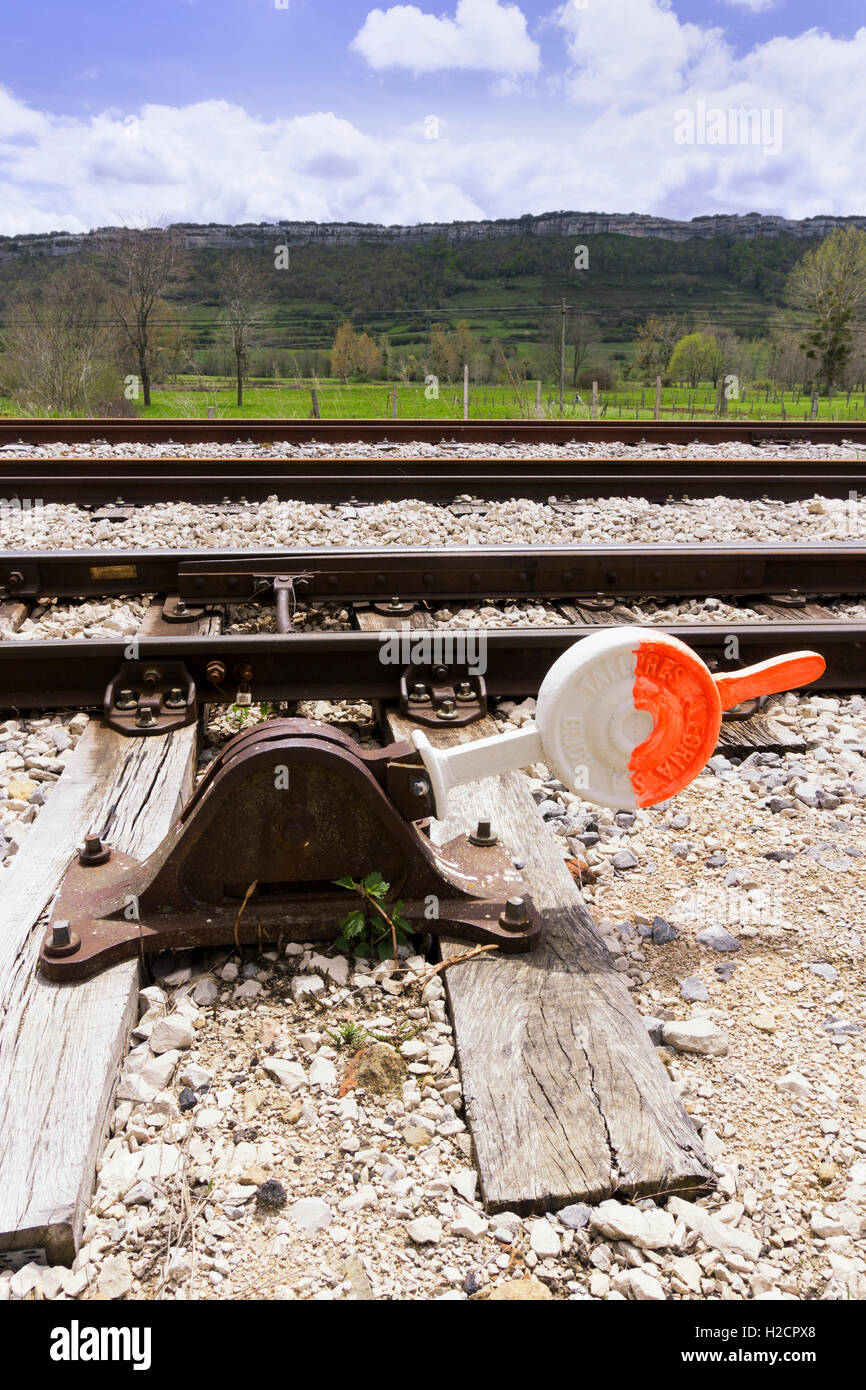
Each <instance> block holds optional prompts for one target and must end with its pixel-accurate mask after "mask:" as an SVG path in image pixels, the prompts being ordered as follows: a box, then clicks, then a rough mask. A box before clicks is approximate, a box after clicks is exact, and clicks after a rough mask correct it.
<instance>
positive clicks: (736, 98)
mask: <svg viewBox="0 0 866 1390" xmlns="http://www.w3.org/2000/svg"><path fill="white" fill-rule="evenodd" d="M596 8H600V7H599V6H597V7H596ZM604 9H605V12H606V14H607V19H606V21H605V25H606V41H605V33H603V32H602V29H601V28H598V27H596V26H595V25H586V24H584V23H583V21H584V20H585V18H586V16H587V15H589V14H590V13H591V12H590V11H589V10H587V11H578V10H574V9H573V7H572V9H571V14H570V16H566V14H565V10H564V9H563V10H561V11H560V12H559V22H560V24H561V26H562V32H563V34H564V38H565V44H566V51H567V56H568V61H569V63H570V65H571V66H570V68H569V71H568V74H567V77H566V88H567V93H568V96H569V99H564V97H563V95H562V91H560V93H559V95H558V96H557V97H556V98H555V99H553V100H551V99H550V98H548V97H543V96H541V95H539V94H536V97H535V98H534V100H533V103H532V105H530V104H528V103H527V102H526V101H525V100H522V99H521V98H520V97H519V96H518V97H517V98H515V97H509V96H508V95H507V92H506V93H503V95H502V97H501V99H500V100H497V101H495V102H492V101H490V99H489V98H487V99H486V101H485V102H484V103H483V104H481V103H479V106H478V108H477V110H476V111H475V112H473V114H472V115H471V116H466V117H461V115H460V114H459V112H458V111H453V112H451V113H450V114H449V115H448V118H447V119H445V117H444V115H443V118H442V120H441V122H439V123H438V125H437V126H436V134H437V135H438V138H432V137H431V138H425V136H426V134H427V124H426V123H425V119H424V117H423V116H420V115H419V116H418V118H417V119H414V120H413V122H412V123H411V124H407V125H406V126H405V127H403V128H400V127H394V128H393V129H392V130H391V131H390V132H388V133H386V134H385V135H376V136H373V135H370V134H367V133H366V131H365V130H363V129H360V128H359V126H358V125H357V124H355V123H353V122H351V121H348V120H345V119H343V118H342V117H341V116H340V115H339V114H338V113H334V112H328V111H319V112H313V113H309V114H306V115H298V116H294V117H290V118H279V119H274V120H262V119H260V118H258V117H256V116H254V115H252V114H250V113H249V112H248V111H246V110H244V109H243V108H242V107H240V106H237V105H233V104H231V103H228V102H223V101H207V102H198V103H195V104H191V105H188V106H183V107H173V106H156V105H151V106H146V107H143V108H142V109H141V110H139V111H138V112H137V113H135V114H129V115H127V114H124V113H123V112H117V111H115V112H103V113H101V114H99V115H97V116H93V117H92V118H89V119H78V118H67V117H56V116H53V115H51V114H49V113H44V112H39V111H35V110H33V109H32V108H29V107H27V106H26V105H25V104H24V103H23V102H20V101H18V100H17V99H16V98H15V97H14V96H13V95H12V94H11V93H10V92H8V91H4V90H3V89H0V232H2V233H5V234H6V235H10V234H14V233H21V232H37V231H51V230H59V229H68V230H70V231H83V230H86V229H87V228H89V227H94V226H99V225H105V224H107V223H117V222H122V221H127V220H140V218H141V217H142V216H146V217H147V218H149V219H152V220H160V221H169V220H170V221H188V222H209V221H214V222H245V221H249V222H259V221H277V220H280V219H291V220H295V219H297V220H311V221H313V220H314V221H345V220H357V221H369V222H384V223H395V222H400V223H414V222H426V221H448V220H452V219H467V220H472V219H476V218H482V217H510V216H518V215H520V214H521V213H523V212H536V213H538V212H545V211H548V210H551V209H557V208H573V209H577V210H581V209H583V210H596V211H608V212H628V211H632V210H634V211H639V212H648V213H655V214H658V215H664V216H670V217H684V218H688V217H692V216H695V215H697V214H700V213H713V212H749V211H752V210H754V209H757V210H759V211H764V212H775V213H781V214H784V215H786V216H790V217H807V216H811V215H814V214H816V213H820V212H827V213H837V214H839V213H853V212H861V213H862V212H864V211H866V209H864V204H863V180H862V168H863V156H862V151H863V149H864V147H866V109H864V107H863V103H862V100H861V96H860V92H861V87H862V78H861V74H862V73H863V72H866V28H864V29H861V30H860V32H859V33H858V34H856V35H855V36H854V37H853V38H850V39H836V38H833V37H831V36H830V35H828V34H824V33H821V32H819V31H817V30H810V31H808V32H807V33H804V34H801V35H799V36H797V37H794V38H776V39H772V40H770V41H769V42H767V43H763V44H759V45H757V46H755V47H754V48H753V49H751V51H749V52H748V53H746V54H745V55H744V56H742V57H739V56H737V55H736V54H735V53H734V51H733V49H732V48H730V47H729V46H728V45H727V44H726V43H725V41H724V38H723V37H722V36H720V35H719V33H718V31H717V30H714V29H709V30H707V29H700V28H699V27H698V26H695V25H690V24H681V23H680V22H679V20H678V19H677V17H676V15H675V14H674V13H673V12H672V11H671V9H670V6H669V5H666V4H663V3H659V0H605V6H604ZM617 15H619V17H620V18H619V20H617ZM612 16H613V18H612ZM615 21H616V22H615ZM612 32H613V33H615V34H616V35H617V43H616V44H615V45H611V44H610V42H609V40H610V34H611V33H612ZM647 45H648V46H649V49H650V52H651V53H652V54H653V55H655V57H654V60H653V61H651V62H648V61H647V60H646V56H645V53H646V47H647ZM608 47H609V48H610V50H611V52H610V53H608V52H607V48H608ZM666 50H667V51H668V52H669V53H670V54H671V55H672V61H671V62H670V64H669V66H668V67H667V68H666V67H665V64H664V63H663V62H662V61H661V55H662V54H663V52H664V51H666ZM617 65H618V66H617ZM657 68H658V69H660V70H659V71H657V70H656V69H657ZM618 74H619V77H618V76H617V75H618ZM636 92H637V93H639V96H636ZM587 93H588V95H587ZM700 102H703V103H705V107H707V108H713V107H719V108H722V110H726V109H728V108H737V109H741V108H745V109H748V108H753V107H755V108H759V109H762V110H766V111H769V112H770V113H771V114H772V113H773V112H775V111H776V110H779V111H781V113H782V124H781V135H782V140H781V149H780V151H779V153H776V154H773V155H767V154H765V153H764V150H763V148H762V147H761V146H760V145H751V144H745V145H737V144H732V145H728V144H721V145H710V144H706V143H705V144H697V143H696V144H694V145H680V144H677V143H676V141H675V140H674V131H675V128H676V120H675V117H676V113H677V111H682V110H689V111H695V112H696V111H697V110H698V103H700ZM418 109H419V112H423V110H424V107H423V106H419V108H418ZM434 109H435V108H434ZM378 119H379V120H380V122H381V113H379V114H378ZM428 119H429V118H428ZM436 119H437V121H438V117H437V118H436ZM828 151H829V153H828Z"/></svg>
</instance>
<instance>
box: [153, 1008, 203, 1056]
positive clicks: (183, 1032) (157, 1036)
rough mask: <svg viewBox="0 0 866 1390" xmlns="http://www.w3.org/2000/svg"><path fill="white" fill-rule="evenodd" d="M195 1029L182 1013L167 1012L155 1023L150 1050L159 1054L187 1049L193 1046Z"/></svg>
mask: <svg viewBox="0 0 866 1390" xmlns="http://www.w3.org/2000/svg"><path fill="white" fill-rule="evenodd" d="M194 1038H195V1030H194V1028H193V1026H192V1024H191V1023H190V1021H189V1019H188V1018H184V1017H183V1015H182V1014H167V1015H166V1017H165V1018H160V1019H159V1020H158V1021H157V1022H156V1023H155V1024H154V1025H153V1029H152V1031H151V1034H150V1050H151V1052H153V1053H155V1054H156V1055H157V1056H159V1055H160V1053H163V1052H171V1051H173V1050H175V1049H176V1050H178V1051H181V1052H182V1051H185V1050H186V1048H188V1047H191V1046H192V1043H193V1039H194Z"/></svg>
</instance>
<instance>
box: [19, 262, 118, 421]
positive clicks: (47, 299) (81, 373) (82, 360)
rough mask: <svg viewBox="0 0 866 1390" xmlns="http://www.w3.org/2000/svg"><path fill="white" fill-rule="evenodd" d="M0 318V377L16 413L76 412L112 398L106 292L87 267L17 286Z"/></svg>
mask: <svg viewBox="0 0 866 1390" xmlns="http://www.w3.org/2000/svg"><path fill="white" fill-rule="evenodd" d="M6 319H7V327H6V329H5V331H4V334H3V349H4V351H3V358H2V375H3V380H4V385H5V388H6V389H7V390H8V392H9V394H10V395H12V396H14V397H15V398H16V400H17V401H18V402H19V403H20V405H21V407H22V409H24V410H27V411H28V412H32V413H38V414H58V415H76V414H81V413H82V412H87V413H93V412H94V411H95V409H96V408H97V406H99V405H102V404H103V403H104V401H105V398H106V397H115V398H118V399H119V397H120V373H119V371H118V370H117V368H116V367H115V366H114V365H113V363H112V361H111V357H112V350H113V347H114V343H113V341H112V340H113V327H112V324H111V315H110V306H109V303H108V287H107V285H106V283H105V281H104V280H103V279H102V277H101V276H100V275H99V273H98V272H97V271H96V270H95V269H94V267H93V266H92V265H88V264H87V263H86V262H84V263H82V262H81V261H80V260H78V259H76V262H75V263H74V264H73V263H71V262H67V263H66V264H64V265H61V266H60V267H58V269H56V270H54V271H53V272H52V273H51V274H50V275H49V276H48V277H47V278H46V279H44V280H41V281H40V282H39V283H33V284H30V285H26V286H24V287H23V288H22V289H20V290H19V291H18V293H17V294H16V295H14V296H13V297H12V299H11V300H10V301H9V304H8V306H7V310H6Z"/></svg>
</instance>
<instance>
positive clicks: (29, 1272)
mask: <svg viewBox="0 0 866 1390" xmlns="http://www.w3.org/2000/svg"><path fill="white" fill-rule="evenodd" d="M44 1273H45V1265H40V1264H37V1263H36V1261H35V1260H31V1262H30V1263H29V1264H26V1265H22V1266H21V1268H20V1269H16V1271H15V1273H14V1274H13V1275H12V1279H11V1282H10V1285H9V1292H10V1294H11V1295H12V1297H13V1298H26V1297H27V1295H28V1294H29V1293H31V1292H32V1290H33V1289H35V1288H36V1286H37V1285H38V1284H39V1282H40V1280H41V1279H42V1276H43V1274H44Z"/></svg>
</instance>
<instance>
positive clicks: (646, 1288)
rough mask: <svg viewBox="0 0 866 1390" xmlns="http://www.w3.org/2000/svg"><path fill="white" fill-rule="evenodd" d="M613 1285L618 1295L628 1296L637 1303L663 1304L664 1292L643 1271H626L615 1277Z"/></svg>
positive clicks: (655, 1280) (650, 1276) (657, 1283)
mask: <svg viewBox="0 0 866 1390" xmlns="http://www.w3.org/2000/svg"><path fill="white" fill-rule="evenodd" d="M614 1285H615V1287H616V1289H617V1291H618V1292H619V1293H625V1294H626V1296H628V1295H629V1294H630V1295H631V1297H632V1298H633V1299H634V1300H635V1301H636V1302H638V1303H647V1302H651V1303H664V1301H665V1291H664V1289H663V1288H662V1286H661V1284H660V1283H659V1281H658V1279H654V1278H653V1276H652V1275H651V1274H648V1273H647V1271H646V1270H644V1269H627V1270H625V1271H624V1273H623V1274H620V1275H617V1276H616V1277H615V1279H614Z"/></svg>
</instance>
